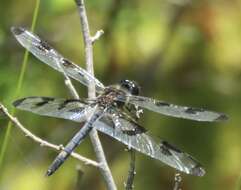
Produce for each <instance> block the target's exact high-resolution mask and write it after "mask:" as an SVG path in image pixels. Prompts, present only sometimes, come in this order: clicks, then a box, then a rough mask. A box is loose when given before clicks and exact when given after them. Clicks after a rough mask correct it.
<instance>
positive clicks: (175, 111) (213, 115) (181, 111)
mask: <svg viewBox="0 0 241 190" xmlns="http://www.w3.org/2000/svg"><path fill="white" fill-rule="evenodd" d="M117 99H118V100H119V101H123V102H126V101H127V102H128V103H130V104H134V105H136V106H140V107H142V108H146V109H148V110H151V111H154V112H157V113H160V114H163V115H168V116H172V117H178V118H184V119H191V120H196V121H209V122H213V121H224V120H227V119H228V117H227V116H226V115H225V114H223V113H217V112H213V111H208V110H205V109H202V108H192V107H186V106H178V105H174V104H170V103H167V102H163V101H159V100H155V99H152V98H147V97H143V96H132V95H127V96H118V97H117Z"/></svg>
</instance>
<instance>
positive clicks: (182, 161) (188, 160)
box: [94, 118, 205, 176]
mask: <svg viewBox="0 0 241 190" xmlns="http://www.w3.org/2000/svg"><path fill="white" fill-rule="evenodd" d="M112 122H113V123H114V125H115V127H114V128H113V123H112V124H111V122H110V121H108V120H106V118H102V119H100V120H98V121H97V122H95V124H94V127H95V128H96V129H97V130H99V131H101V132H103V133H105V134H107V135H109V136H111V137H113V138H115V139H116V140H118V141H120V142H122V143H124V144H125V145H127V146H128V147H129V148H133V149H135V150H137V151H139V152H141V153H143V154H146V155H148V156H150V157H152V158H155V159H157V160H160V161H162V162H163V163H165V164H167V165H169V166H171V167H173V168H175V169H177V170H179V171H181V172H184V173H187V174H191V175H195V176H203V175H204V174H205V170H204V169H203V168H202V167H201V165H200V164H199V162H198V161H196V160H195V159H194V158H192V157H191V156H190V155H188V154H187V153H185V152H182V151H181V150H179V149H177V148H176V147H174V146H173V145H171V144H169V143H168V142H166V141H163V140H160V139H159V140H158V139H155V138H153V137H151V136H149V135H148V134H147V133H146V132H145V130H143V128H139V127H138V126H136V125H135V124H133V123H131V122H129V121H127V120H125V119H122V118H119V119H115V120H112ZM120 127H121V128H120Z"/></svg>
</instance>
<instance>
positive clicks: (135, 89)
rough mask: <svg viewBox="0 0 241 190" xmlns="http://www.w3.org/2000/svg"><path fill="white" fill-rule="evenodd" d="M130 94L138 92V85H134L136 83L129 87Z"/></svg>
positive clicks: (137, 93)
mask: <svg viewBox="0 0 241 190" xmlns="http://www.w3.org/2000/svg"><path fill="white" fill-rule="evenodd" d="M130 91H131V94H133V95H139V93H140V89H139V87H138V86H136V85H134V86H133V87H132V88H131V90H130Z"/></svg>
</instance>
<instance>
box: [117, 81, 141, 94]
mask: <svg viewBox="0 0 241 190" xmlns="http://www.w3.org/2000/svg"><path fill="white" fill-rule="evenodd" d="M120 86H121V87H122V88H124V89H125V90H127V91H128V92H129V93H131V94H132V95H139V93H140V86H139V85H138V84H137V82H135V81H131V80H127V79H125V80H121V81H120Z"/></svg>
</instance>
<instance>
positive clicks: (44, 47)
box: [36, 40, 52, 51]
mask: <svg viewBox="0 0 241 190" xmlns="http://www.w3.org/2000/svg"><path fill="white" fill-rule="evenodd" d="M36 47H37V48H38V49H39V50H41V51H46V50H47V51H49V50H51V49H52V47H51V46H50V45H49V44H48V43H47V42H46V41H44V40H40V42H39V45H38V46H36Z"/></svg>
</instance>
